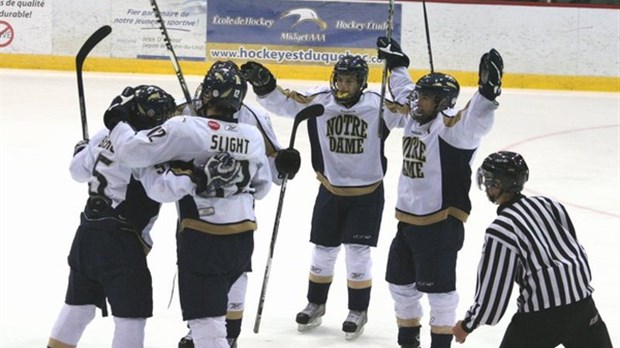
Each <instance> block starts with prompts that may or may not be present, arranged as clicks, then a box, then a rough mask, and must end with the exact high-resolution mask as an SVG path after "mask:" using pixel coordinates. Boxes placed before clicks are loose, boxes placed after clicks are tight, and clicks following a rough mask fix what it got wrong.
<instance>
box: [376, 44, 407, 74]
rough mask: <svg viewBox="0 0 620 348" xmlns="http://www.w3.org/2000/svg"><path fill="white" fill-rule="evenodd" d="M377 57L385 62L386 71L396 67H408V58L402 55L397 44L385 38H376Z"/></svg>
mask: <svg viewBox="0 0 620 348" xmlns="http://www.w3.org/2000/svg"><path fill="white" fill-rule="evenodd" d="M377 56H378V57H379V59H384V60H385V61H386V62H387V67H388V69H390V70H392V69H395V68H398V67H401V66H403V67H405V68H407V67H409V57H407V55H406V54H404V53H403V50H402V49H401V48H400V45H399V44H398V42H397V41H396V40H394V39H389V40H388V38H387V37H385V36H379V37H378V38H377Z"/></svg>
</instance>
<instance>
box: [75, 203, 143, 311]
mask: <svg viewBox="0 0 620 348" xmlns="http://www.w3.org/2000/svg"><path fill="white" fill-rule="evenodd" d="M68 262H69V266H70V267H71V271H70V274H69V285H68V287H67V294H66V296H65V302H66V303H67V304H70V305H88V304H92V305H96V306H97V307H99V308H101V309H102V310H103V311H104V313H105V308H106V302H105V301H106V298H107V300H108V302H109V303H110V307H111V309H112V315H114V316H115V317H121V318H148V317H151V316H152V314H153V289H152V286H151V282H152V281H151V273H150V271H149V269H148V267H147V262H146V253H145V249H144V245H143V244H142V240H141V238H140V237H139V236H138V234H137V233H136V231H135V230H133V229H131V228H129V226H128V225H127V224H126V223H124V222H121V221H120V220H117V219H113V218H104V219H99V220H89V219H87V218H86V216H85V215H84V214H82V216H81V224H80V226H79V227H78V229H77V232H76V233H75V237H74V239H73V243H72V245H71V251H70V252H69V257H68Z"/></svg>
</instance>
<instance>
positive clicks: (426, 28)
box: [422, 0, 435, 73]
mask: <svg viewBox="0 0 620 348" xmlns="http://www.w3.org/2000/svg"><path fill="white" fill-rule="evenodd" d="M422 10H423V11H424V29H425V30H426V46H427V47H428V61H429V63H430V64H431V73H434V72H435V68H434V67H433V52H432V51H431V34H430V30H429V29H428V16H427V15H426V1H424V0H422Z"/></svg>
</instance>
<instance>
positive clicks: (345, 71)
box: [330, 55, 368, 105]
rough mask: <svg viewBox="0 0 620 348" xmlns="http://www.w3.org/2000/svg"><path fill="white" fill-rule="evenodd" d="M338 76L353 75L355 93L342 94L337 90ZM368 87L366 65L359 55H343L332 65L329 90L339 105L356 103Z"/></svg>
mask: <svg viewBox="0 0 620 348" xmlns="http://www.w3.org/2000/svg"><path fill="white" fill-rule="evenodd" d="M340 75H354V76H355V79H356V81H357V86H358V87H357V90H356V91H355V93H348V92H343V91H340V90H339V89H338V83H337V82H338V77H339V76H340ZM366 87H368V64H367V63H366V61H365V60H364V59H363V58H362V57H361V56H359V55H356V56H352V55H345V56H342V57H340V59H339V60H338V62H336V64H335V65H334V70H333V71H332V75H331V79H330V88H331V90H332V93H333V94H334V98H336V101H337V102H338V103H340V104H344V105H347V104H354V103H356V102H357V101H358V100H359V98H360V96H361V95H362V92H363V91H364V89H365V88H366Z"/></svg>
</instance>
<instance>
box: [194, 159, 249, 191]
mask: <svg viewBox="0 0 620 348" xmlns="http://www.w3.org/2000/svg"><path fill="white" fill-rule="evenodd" d="M240 171H241V163H239V162H237V160H235V159H234V158H233V157H232V156H231V155H230V154H229V153H228V152H220V153H218V154H216V155H215V156H213V157H211V158H209V160H208V161H207V163H206V164H205V165H204V168H203V170H202V173H203V174H204V177H203V178H204V179H205V180H204V182H203V184H202V185H198V188H197V189H196V193H202V192H205V191H206V192H207V193H209V192H212V191H215V190H217V189H220V188H222V187H224V186H228V185H230V184H232V183H233V181H234V180H235V178H236V177H237V175H238V174H239V172H240Z"/></svg>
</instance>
